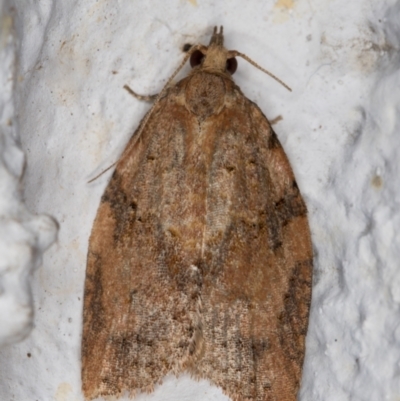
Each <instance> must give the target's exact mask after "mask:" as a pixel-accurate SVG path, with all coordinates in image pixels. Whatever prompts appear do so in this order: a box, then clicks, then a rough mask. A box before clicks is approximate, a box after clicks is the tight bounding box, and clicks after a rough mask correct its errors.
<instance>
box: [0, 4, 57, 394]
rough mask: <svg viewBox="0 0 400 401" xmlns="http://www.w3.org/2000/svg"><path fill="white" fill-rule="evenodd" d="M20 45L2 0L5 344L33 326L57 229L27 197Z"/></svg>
mask: <svg viewBox="0 0 400 401" xmlns="http://www.w3.org/2000/svg"><path fill="white" fill-rule="evenodd" d="M16 49H17V41H16V38H15V36H14V30H13V19H12V16H11V15H10V7H9V4H7V2H4V1H0V88H1V90H0V194H1V195H0V346H3V345H6V344H12V343H14V342H16V341H20V340H22V339H23V338H24V337H26V336H27V335H28V334H29V332H30V331H31V329H32V326H33V304H32V296H31V287H30V280H31V273H32V271H33V270H35V269H36V268H37V267H38V266H39V265H40V263H41V257H42V253H43V252H44V251H45V250H46V248H47V247H48V246H49V245H50V244H51V243H52V242H53V241H54V240H55V234H56V224H55V222H54V221H53V220H52V219H51V218H49V217H47V216H44V215H41V216H40V215H33V214H31V213H30V212H29V211H28V210H27V208H26V207H25V205H24V203H23V201H22V192H21V188H20V180H21V178H22V174H23V170H24V155H23V152H22V150H21V146H20V144H19V139H18V131H19V130H18V119H17V118H16V115H15V114H16V110H15V108H14V93H13V89H14V85H15V81H16V74H15V73H16V69H15V63H16ZM0 363H3V362H0ZM0 399H3V398H2V397H0Z"/></svg>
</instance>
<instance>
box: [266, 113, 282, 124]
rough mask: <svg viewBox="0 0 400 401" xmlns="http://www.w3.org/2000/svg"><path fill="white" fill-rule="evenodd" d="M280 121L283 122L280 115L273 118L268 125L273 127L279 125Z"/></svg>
mask: <svg viewBox="0 0 400 401" xmlns="http://www.w3.org/2000/svg"><path fill="white" fill-rule="evenodd" d="M281 120H283V117H282V116H281V115H279V116H277V117H275V118H273V119H272V120H270V122H269V123H270V124H271V125H275V124H277V123H279V121H281Z"/></svg>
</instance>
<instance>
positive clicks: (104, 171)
mask: <svg viewBox="0 0 400 401" xmlns="http://www.w3.org/2000/svg"><path fill="white" fill-rule="evenodd" d="M117 163H118V161H116V162H115V163H113V164H111V166H108V167H107V168H106V169H105V170H103V171H102V172H101V173H100V174H97V175H96V177H94V178H92V179H91V180H89V181H88V182H87V183H88V184H90V183H91V182H93V181H95V180H97V179H98V178H99V177H101V176H102V175H103V174H104V173H106V172H107V171H108V170H110V168H112V167H114V166H115V165H116V164H117Z"/></svg>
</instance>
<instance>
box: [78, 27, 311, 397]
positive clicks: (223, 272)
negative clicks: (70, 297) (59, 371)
mask: <svg viewBox="0 0 400 401" xmlns="http://www.w3.org/2000/svg"><path fill="white" fill-rule="evenodd" d="M215 35H221V38H222V34H214V36H215ZM214 36H213V38H214ZM221 40H222V39H221ZM213 46H214V47H217V48H218V49H217V50H218V51H219V53H218V57H220V59H221V60H222V58H223V63H224V64H223V67H220V68H217V67H218V66H216V64H217V63H215V64H214V65H213V66H212V67H206V66H207V63H206V61H207V59H208V57H210V55H211V56H212V55H213V52H212V50H214V56H215V54H216V50H215V49H213ZM204 49H205V50H204ZM202 50H203V51H206V50H208V53H207V54H206V58H205V61H204V62H203V64H202V65H200V66H199V67H196V68H195V69H193V71H192V73H191V74H190V75H189V76H188V77H187V78H185V79H183V80H181V81H180V82H179V83H178V84H176V85H175V86H173V87H171V88H169V89H167V90H166V91H165V93H164V94H163V95H162V96H161V97H160V99H159V100H158V101H157V103H156V104H155V106H154V108H153V109H152V110H151V112H150V113H149V114H148V116H147V117H148V119H147V120H144V123H142V124H141V126H140V128H139V130H138V134H139V137H138V135H134V136H133V137H132V139H131V142H130V144H129V145H128V146H127V148H126V150H125V152H124V154H123V155H122V157H121V159H120V161H119V163H118V164H117V167H116V170H115V172H114V174H113V177H112V179H111V181H110V183H109V185H108V187H107V189H106V191H105V193H104V195H103V197H102V200H101V204H100V207H99V210H98V213H97V217H96V220H95V223H94V226H93V231H92V234H91V238H90V246H89V254H88V263H87V273H86V274H87V275H86V283H85V300H84V327H83V343H82V382H83V392H84V394H85V397H86V398H87V399H93V398H96V397H98V396H101V395H117V396H118V395H121V394H123V393H124V392H125V391H127V392H129V393H130V394H131V395H134V394H135V393H136V392H138V391H151V390H152V389H153V387H154V386H155V385H156V384H157V383H160V382H161V381H162V379H163V377H164V376H165V375H166V374H167V373H169V372H171V371H172V372H174V373H176V374H179V372H181V371H183V370H188V371H190V372H191V373H192V375H193V376H194V377H197V378H206V379H209V380H210V381H211V382H212V383H214V384H216V385H217V386H220V387H221V388H222V389H223V391H224V392H225V393H226V394H227V395H228V396H230V397H231V399H232V400H240V401H244V400H248V401H265V400H269V401H295V399H296V395H297V391H298V388H299V384H300V379H301V368H302V364H303V358H304V343H305V335H306V331H307V324H308V314H309V306H310V298H311V278H312V247H311V241H310V233H309V228H308V222H307V217H306V214H307V211H306V207H305V205H304V202H303V200H302V198H301V195H300V193H299V189H298V187H297V185H296V182H295V179H294V176H293V172H292V169H291V167H290V165H289V162H288V160H287V157H286V155H285V153H284V151H283V149H282V147H281V145H280V143H279V141H278V139H277V137H276V135H275V133H274V132H273V130H272V129H271V126H270V124H269V122H268V120H267V119H266V117H265V116H264V115H263V114H262V112H261V111H260V109H259V108H258V107H257V105H255V104H254V103H253V102H251V101H250V100H248V99H247V98H246V97H245V96H244V95H243V94H242V92H241V91H240V89H239V88H238V87H237V86H236V85H235V84H234V82H233V81H232V78H231V77H230V75H229V74H228V73H226V72H225V70H224V66H225V64H226V57H227V53H228V52H227V51H226V50H225V49H224V48H223V47H222V44H219V45H213V44H212V43H211V44H210V46H209V47H208V48H202ZM221 54H222V55H221ZM218 57H217V58H218ZM214 58H215V57H214ZM221 60H217V61H218V62H219V63H220V64H221V63H222V61H221Z"/></svg>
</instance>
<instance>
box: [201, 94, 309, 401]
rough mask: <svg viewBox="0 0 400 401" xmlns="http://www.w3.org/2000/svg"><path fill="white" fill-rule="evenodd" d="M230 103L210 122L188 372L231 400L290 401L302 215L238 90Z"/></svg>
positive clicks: (282, 159)
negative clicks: (197, 339) (197, 355)
mask: <svg viewBox="0 0 400 401" xmlns="http://www.w3.org/2000/svg"><path fill="white" fill-rule="evenodd" d="M232 96H233V97H235V99H234V100H233V101H232V103H234V104H235V108H234V109H232V110H230V109H229V108H227V109H225V110H224V111H223V112H222V113H221V114H220V115H219V116H218V122H217V121H215V131H216V132H215V141H216V144H215V147H214V154H213V157H212V160H213V162H212V164H211V166H210V169H209V181H208V195H207V197H208V200H209V201H208V205H209V206H208V209H207V228H206V230H207V231H206V239H205V243H206V245H205V252H204V259H205V263H204V264H205V266H206V267H205V269H206V268H207V270H205V269H204V271H203V274H204V282H203V287H202V291H201V301H202V316H203V320H202V327H203V339H204V343H205V344H204V345H203V347H204V349H205V352H204V355H203V357H202V358H201V359H200V360H199V362H198V363H197V364H194V368H193V371H194V372H195V374H196V375H198V376H199V377H205V378H208V379H210V380H211V381H213V382H214V383H216V384H217V385H219V386H221V387H222V388H223V389H224V391H225V392H226V393H227V394H228V395H229V396H230V397H231V398H232V399H234V400H245V399H248V400H257V401H262V400H271V401H272V400H277V401H278V400H279V401H282V400H294V399H295V394H296V393H297V390H298V388H299V384H300V377H301V367H302V364H303V358H304V346H305V335H306V330H307V323H308V311H309V306H310V299H311V280H312V251H311V242H310V234H309V228H308V222H307V218H306V207H305V205H304V202H303V200H302V198H301V196H300V193H299V190H298V187H297V185H296V182H295V180H294V176H293V173H292V170H291V168H290V165H289V163H288V161H287V158H286V155H285V153H284V151H283V149H282V147H281V145H280V144H279V141H278V139H277V138H276V135H275V133H274V132H273V131H272V129H271V128H270V126H269V124H268V122H267V120H266V118H265V117H264V116H263V115H262V113H261V111H260V110H259V108H258V107H257V106H256V105H254V104H252V103H251V102H250V101H248V100H247V99H246V98H245V97H244V96H243V95H242V94H241V93H240V92H239V91H238V90H236V91H235V93H232ZM238 110H239V112H238ZM249 110H250V112H249ZM226 127H229V128H228V129H226ZM221 194H223V196H221ZM216 273H217V274H216Z"/></svg>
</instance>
